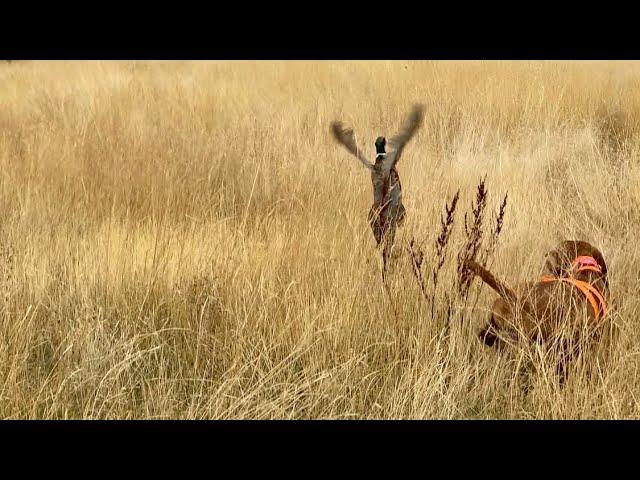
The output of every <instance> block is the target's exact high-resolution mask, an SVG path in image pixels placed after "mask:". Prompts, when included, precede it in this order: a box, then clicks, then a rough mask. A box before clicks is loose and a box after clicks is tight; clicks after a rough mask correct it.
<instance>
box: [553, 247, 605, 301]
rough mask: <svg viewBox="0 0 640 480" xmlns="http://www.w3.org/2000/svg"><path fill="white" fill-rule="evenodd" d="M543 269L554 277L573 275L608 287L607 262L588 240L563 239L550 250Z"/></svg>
mask: <svg viewBox="0 0 640 480" xmlns="http://www.w3.org/2000/svg"><path fill="white" fill-rule="evenodd" d="M545 270H546V271H547V273H549V274H551V275H554V276H556V277H567V276H573V277H574V278H576V279H578V280H583V281H585V282H589V283H591V284H595V283H602V286H603V288H604V290H605V291H608V289H609V281H608V278H607V275H608V270H607V263H606V262H605V260H604V256H603V255H602V252H600V250H599V249H598V248H596V247H594V246H593V245H591V244H590V243H588V242H584V241H581V240H565V241H563V242H561V243H560V244H558V245H557V246H556V248H554V249H553V250H551V251H550V252H549V253H548V254H547V257H546V260H545Z"/></svg>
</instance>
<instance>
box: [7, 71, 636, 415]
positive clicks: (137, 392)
mask: <svg viewBox="0 0 640 480" xmlns="http://www.w3.org/2000/svg"><path fill="white" fill-rule="evenodd" d="M415 101H419V102H423V103H425V104H426V114H425V121H424V124H423V126H422V128H421V129H420V131H419V132H418V134H417V135H416V137H415V138H414V139H413V140H412V141H411V143H410V144H409V145H408V146H407V148H406V150H405V153H404V154H403V158H402V160H401V162H400V163H399V164H398V171H399V173H400V178H401V180H402V185H403V191H404V197H405V200H404V201H405V205H406V208H407V221H406V223H405V225H404V226H403V227H402V228H401V229H400V231H399V234H398V242H399V244H406V243H407V242H408V240H410V239H412V238H413V239H415V240H416V242H417V243H418V244H419V245H421V248H422V249H423V251H424V253H425V260H424V265H423V268H424V275H425V281H426V282H425V283H426V298H425V296H424V295H423V293H422V291H421V289H420V287H419V285H418V282H417V280H416V278H415V277H414V274H413V270H412V267H411V264H410V262H409V260H408V256H407V255H405V254H401V255H400V256H399V257H398V258H396V259H395V260H394V262H393V264H392V266H391V269H390V273H389V276H388V291H385V289H384V288H383V284H382V281H381V277H380V269H381V265H380V263H381V262H380V255H379V253H378V252H377V251H376V250H375V248H374V247H375V242H374V239H373V236H372V234H371V231H370V229H369V226H368V225H367V220H366V217H367V212H368V209H369V207H370V204H371V182H370V179H369V174H368V172H367V171H366V170H365V169H364V168H362V166H361V165H360V164H359V163H358V162H357V160H356V159H355V158H353V157H351V156H350V155H349V154H348V153H347V152H346V151H344V150H343V149H342V148H340V147H339V146H338V145H336V144H335V142H334V141H333V139H332V138H331V136H330V134H329V125H330V122H331V121H332V120H334V119H339V120H342V121H344V122H345V123H346V124H347V125H350V126H353V127H354V130H355V132H356V135H357V137H358V140H359V142H360V143H361V145H362V146H364V147H366V152H367V154H368V155H369V156H370V157H373V156H374V151H375V150H374V146H373V142H374V140H375V138H376V137H377V136H378V135H385V136H389V137H390V136H392V135H393V134H395V132H396V131H397V130H398V128H399V127H400V125H401V122H402V120H403V118H404V116H405V115H406V113H407V112H408V111H409V108H410V107H411V105H412V103H413V102H415ZM483 177H484V178H486V188H487V190H488V197H487V201H488V203H487V217H486V225H487V228H489V227H490V226H491V222H493V221H494V219H493V217H492V216H495V212H496V211H497V210H498V208H499V206H500V203H501V201H502V199H503V198H504V196H505V194H508V202H507V207H506V213H505V217H504V226H503V230H502V233H501V234H500V236H499V239H498V243H497V245H496V247H495V252H494V253H493V254H492V255H491V257H490V259H489V265H490V267H491V269H492V271H494V272H495V273H496V274H497V275H499V276H501V277H502V278H504V279H507V280H508V281H510V282H516V281H518V280H524V279H527V278H536V277H538V276H539V275H540V271H541V268H542V263H543V255H544V253H545V252H546V251H547V250H548V249H549V248H551V247H553V246H554V244H555V243H556V242H557V241H559V240H561V239H564V238H580V239H584V240H587V241H590V242H592V243H594V244H595V245H597V246H598V247H599V248H600V249H601V250H602V251H603V253H604V255H605V258H606V259H607V262H608V265H609V270H610V277H609V278H610V283H611V289H612V297H613V299H612V302H613V309H612V311H611V315H610V316H609V320H608V321H609V323H610V326H611V330H615V333H616V334H615V335H612V336H611V337H612V338H615V341H611V342H609V343H607V347H606V355H604V356H602V355H599V354H598V355H596V354H595V353H594V354H589V355H585V356H584V357H583V358H581V360H580V362H577V363H576V365H575V367H574V369H573V373H572V375H571V376H570V377H569V380H568V382H567V384H566V385H565V386H564V388H560V387H559V386H558V385H557V383H556V382H554V380H553V378H552V375H551V373H549V370H548V369H547V368H546V367H545V360H544V358H542V357H541V356H540V355H539V352H538V351H537V350H536V349H535V348H533V347H531V348H523V349H522V350H520V351H514V352H512V353H508V354H499V353H497V352H495V351H493V350H492V349H489V348H486V347H485V346H483V345H482V344H481V343H480V342H479V341H478V338H477V331H478V329H479V328H480V327H481V325H482V324H483V322H484V321H485V320H486V316H487V307H488V306H489V304H490V301H491V300H492V299H493V298H495V294H494V293H493V292H492V291H490V290H489V289H488V288H487V287H486V286H485V287H482V286H481V284H480V282H479V280H477V279H476V280H475V281H474V282H473V283H472V285H471V289H470V291H469V296H468V297H467V299H466V300H465V299H463V298H461V297H460V295H458V294H457V293H456V288H455V282H456V268H457V267H456V255H457V253H458V252H459V251H460V249H461V248H464V242H465V233H464V225H463V224H464V221H463V220H464V218H463V216H464V213H467V214H468V215H470V214H471V213H470V212H471V205H472V201H473V200H474V198H475V195H476V187H477V185H478V182H479V181H480V179H481V178H483ZM458 190H459V192H460V197H459V198H460V200H459V204H458V211H457V212H456V216H455V221H454V224H453V230H452V232H451V239H450V242H449V245H448V250H447V257H446V258H445V262H444V264H443V266H442V267H441V269H440V271H439V272H438V285H437V289H434V286H433V269H434V268H435V266H436V263H437V261H438V258H437V255H436V240H437V238H438V235H439V234H440V217H441V215H442V213H443V212H444V207H445V204H446V203H447V202H450V201H451V198H452V196H453V195H454V194H455V192H456V191H458ZM639 212H640V63H632V62H631V63H627V62H444V61H439V62H401V61H388V62H370V61H367V62H333V61H331V62H328V61H324V62H293V61H288V62H11V63H5V62H0V214H1V216H0V417H1V418H46V419H49V418H86V419H91V418H118V419H129V418H144V419H150V418H196V419H200V418H207V419H209V418H212V419H220V418H225V419H226V418H247V419H262V418H287V419H289V418H292V419H300V418H311V419H363V418H394V419H396V418H401V419H403V418H418V419H422V418H444V419H448V418H463V419H466V418H507V419H509V418H532V419H533V418H553V419H555V418H637V417H639V416H640V403H639V402H640V375H638V369H639V368H640V323H639V322H640V320H639V317H638V314H639V313H640V296H639V294H638V286H639V284H640V275H639V272H640V251H639V249H638V245H639V243H640V242H639V241H638V240H639V237H640V213H639ZM528 241H532V242H533V243H532V245H534V248H531V247H527V248H524V247H523V244H524V243H525V242H528ZM429 298H431V302H430V301H429ZM431 303H433V306H432V305H431ZM527 365H529V366H531V365H533V367H534V368H529V369H527V367H526V366H527ZM523 371H525V372H529V373H526V377H527V380H526V381H527V382H529V384H530V387H529V388H528V389H523V388H522V386H521V384H522V382H523V381H525V380H523V374H522V372H523Z"/></svg>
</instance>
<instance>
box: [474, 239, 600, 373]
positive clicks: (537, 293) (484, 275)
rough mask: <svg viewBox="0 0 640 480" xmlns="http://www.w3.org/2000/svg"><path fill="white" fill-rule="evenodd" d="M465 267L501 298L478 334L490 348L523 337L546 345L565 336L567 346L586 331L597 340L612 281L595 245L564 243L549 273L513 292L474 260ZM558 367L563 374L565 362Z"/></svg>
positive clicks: (550, 259) (549, 265)
mask: <svg viewBox="0 0 640 480" xmlns="http://www.w3.org/2000/svg"><path fill="white" fill-rule="evenodd" d="M466 266H467V268H468V269H469V270H471V271H472V272H473V273H474V274H476V275H478V276H479V277H480V278H481V279H482V280H483V281H484V282H485V283H486V284H487V285H489V286H490V287H491V288H493V289H494V290H495V291H496V292H498V294H499V295H500V297H499V298H497V299H496V300H495V301H494V303H493V305H492V307H491V314H490V318H489V323H488V325H487V326H486V327H485V328H484V329H482V331H481V332H480V339H481V340H482V341H483V342H484V343H485V344H486V345H488V346H492V347H497V348H501V347H503V346H504V345H505V344H507V343H515V342H517V341H518V339H519V338H522V337H524V338H526V339H528V340H529V341H532V342H539V343H546V344H550V343H552V342H553V341H554V340H556V339H559V338H562V339H563V342H564V343H563V345H564V344H565V343H567V341H568V342H569V343H574V342H573V341H574V340H577V339H578V337H580V336H581V335H583V334H584V333H585V332H588V334H589V335H592V336H593V337H594V338H598V336H599V333H600V330H601V327H602V325H603V318H604V317H605V315H606V312H607V301H606V298H607V296H608V280H607V266H606V263H605V260H604V257H603V255H602V253H601V252H600V251H599V250H598V249H597V248H596V247H594V246H593V245H591V244H589V243H587V242H583V241H564V242H561V243H560V244H559V245H558V246H557V247H556V248H554V249H553V250H551V251H550V252H549V253H548V254H547V257H546V262H545V271H546V272H547V274H546V275H544V276H543V277H542V279H540V280H539V281H529V282H525V283H522V284H520V285H518V287H516V288H515V289H511V288H509V287H508V286H507V285H506V284H504V283H503V282H501V281H500V280H498V279H497V278H496V277H495V276H494V275H493V274H492V273H491V272H489V271H488V270H487V269H486V268H484V267H482V266H481V265H479V264H478V263H476V262H474V261H467V262H466ZM581 306H584V307H586V310H587V311H586V321H587V322H586V324H585V322H584V319H585V317H584V316H580V315H579V311H580V309H581V308H580V307H581ZM560 336H562V337H560ZM563 348H564V347H563ZM564 354H565V357H566V356H570V354H569V352H564ZM559 367H561V373H564V367H565V365H564V362H563V364H562V365H559Z"/></svg>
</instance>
